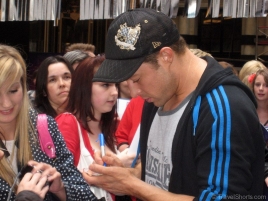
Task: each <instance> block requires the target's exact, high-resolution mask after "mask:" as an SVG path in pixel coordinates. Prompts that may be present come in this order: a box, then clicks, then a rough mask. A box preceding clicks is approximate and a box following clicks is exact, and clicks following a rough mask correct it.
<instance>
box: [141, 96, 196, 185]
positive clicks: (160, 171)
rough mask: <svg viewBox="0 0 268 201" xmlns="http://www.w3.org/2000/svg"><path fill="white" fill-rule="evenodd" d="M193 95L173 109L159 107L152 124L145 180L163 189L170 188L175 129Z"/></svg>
mask: <svg viewBox="0 0 268 201" xmlns="http://www.w3.org/2000/svg"><path fill="white" fill-rule="evenodd" d="M191 97H192V93H191V94H190V95H189V96H188V97H186V98H185V100H183V101H182V102H181V104H180V105H178V107H177V108H175V109H173V110H171V111H162V108H159V109H158V111H157V113H156V114H155V117H154V120H153V122H152V125H151V129H150V132H149V137H148V143H147V153H146V154H147V155H146V167H145V181H146V182H147V183H149V184H151V185H153V186H156V187H159V188H161V189H163V190H168V185H169V181H170V175H171V171H172V168H173V165H172V161H171V149H172V142H173V138H174V135H175V131H176V129H177V125H178V122H179V120H180V118H181V116H182V114H183V112H184V110H185V108H186V106H187V105H188V103H189V100H190V98H191Z"/></svg>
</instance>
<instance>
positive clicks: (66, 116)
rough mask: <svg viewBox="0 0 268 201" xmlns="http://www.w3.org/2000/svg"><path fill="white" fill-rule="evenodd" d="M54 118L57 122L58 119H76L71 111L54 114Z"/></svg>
mask: <svg viewBox="0 0 268 201" xmlns="http://www.w3.org/2000/svg"><path fill="white" fill-rule="evenodd" d="M55 120H56V121H57V122H59V121H65V122H66V121H74V120H76V117H75V116H74V115H73V114H72V113H69V112H65V113H62V114H59V115H58V116H56V118H55Z"/></svg>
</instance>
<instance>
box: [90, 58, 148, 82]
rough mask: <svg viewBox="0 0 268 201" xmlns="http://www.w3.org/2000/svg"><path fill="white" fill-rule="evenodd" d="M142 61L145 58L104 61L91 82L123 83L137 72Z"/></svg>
mask: <svg viewBox="0 0 268 201" xmlns="http://www.w3.org/2000/svg"><path fill="white" fill-rule="evenodd" d="M144 59H145V57H140V58H135V59H126V60H112V59H105V60H104V61H103V62H102V64H101V66H100V68H99V69H98V71H97V72H96V74H95V75H94V77H93V80H92V81H93V82H109V83H119V82H123V81H125V80H127V79H129V78H130V77H131V76H132V75H133V74H134V73H135V72H136V71H137V70H138V68H139V67H140V66H141V64H142V62H143V61H144Z"/></svg>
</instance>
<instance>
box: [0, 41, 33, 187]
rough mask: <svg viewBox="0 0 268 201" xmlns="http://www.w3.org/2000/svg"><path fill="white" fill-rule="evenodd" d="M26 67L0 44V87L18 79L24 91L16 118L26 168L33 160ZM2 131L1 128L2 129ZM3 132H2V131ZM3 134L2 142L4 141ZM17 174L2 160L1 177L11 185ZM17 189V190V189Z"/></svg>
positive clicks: (20, 158)
mask: <svg viewBox="0 0 268 201" xmlns="http://www.w3.org/2000/svg"><path fill="white" fill-rule="evenodd" d="M26 76H27V74H26V65H25V62H24V60H23V58H22V56H21V55H20V53H19V51H18V50H16V49H15V48H13V47H11V46H7V45H2V44H0V86H2V85H3V83H5V82H7V81H8V83H10V85H12V84H13V83H14V81H15V80H16V79H17V78H20V81H21V85H22V89H23V102H22V106H21V108H20V111H19V113H18V115H17V117H16V129H15V139H14V140H15V141H17V142H18V151H17V156H14V157H16V158H17V162H18V163H19V164H20V165H21V166H24V165H25V164H26V163H27V162H28V161H29V160H31V159H32V154H31V148H30V142H29V135H28V132H29V131H28V126H29V100H28V96H27V85H26ZM0 129H1V128H0ZM0 132H1V131H0ZM3 136H4V135H3V134H1V135H0V138H1V140H4V141H5V139H3V138H4V137H3ZM15 176H16V174H15V172H14V171H13V170H12V166H11V164H10V162H9V161H8V160H7V159H6V158H3V159H2V160H1V168H0V177H2V178H3V179H4V180H5V181H6V182H8V184H9V185H12V184H13V182H14V178H15ZM15 189H16V188H15Z"/></svg>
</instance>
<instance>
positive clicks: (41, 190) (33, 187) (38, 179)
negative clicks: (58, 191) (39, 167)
mask: <svg viewBox="0 0 268 201" xmlns="http://www.w3.org/2000/svg"><path fill="white" fill-rule="evenodd" d="M46 182H47V178H46V177H42V174H41V173H39V172H36V173H29V172H28V173H26V174H25V175H24V177H23V179H22V180H21V182H20V183H19V185H18V190H17V194H18V193H19V192H21V191H24V190H28V191H32V192H34V193H36V194H37V195H39V197H41V198H42V199H44V198H45V195H46V193H47V191H48V189H49V186H48V185H46Z"/></svg>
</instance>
